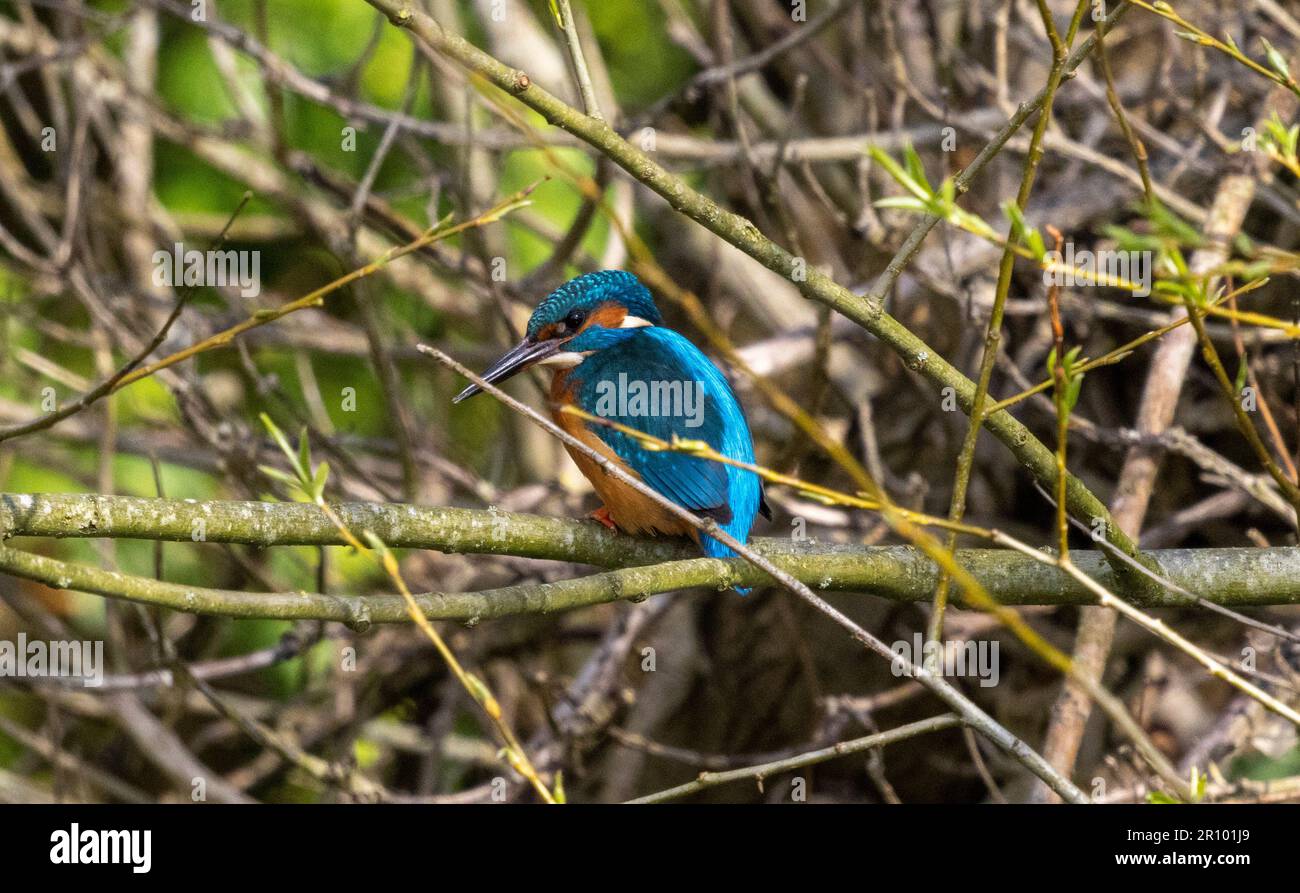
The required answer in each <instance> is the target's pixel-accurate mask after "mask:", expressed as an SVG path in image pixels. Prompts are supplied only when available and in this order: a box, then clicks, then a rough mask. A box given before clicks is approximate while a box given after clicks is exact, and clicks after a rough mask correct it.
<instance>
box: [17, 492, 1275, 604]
mask: <svg viewBox="0 0 1300 893" xmlns="http://www.w3.org/2000/svg"><path fill="white" fill-rule="evenodd" d="M333 510H334V512H335V513H336V514H337V515H338V517H339V519H340V520H341V521H342V522H343V523H344V524H345V525H346V526H347V527H348V528H349V529H353V530H369V531H371V532H373V533H374V534H375V535H376V536H378V537H379V538H380V539H382V540H383V541H384V542H385V543H386V544H387V545H389V546H390V547H392V548H417V549H433V550H437V551H440V552H453V553H468V554H493V555H513V556H519V557H524V558H543V559H552V560H558V561H572V562H577V563H581V564H592V565H597V566H604V567H615V568H617V569H616V570H612V571H608V572H605V573H598V574H594V575H591V576H586V577H580V578H577V579H573V580H564V581H560V582H557V583H545V584H520V585H517V586H507V587H504V588H502V589H492V590H486V591H482V592H469V593H437V592H430V593H424V594H422V595H418V596H417V601H418V602H419V603H420V606H421V608H423V609H424V610H425V612H426V613H427V615H428V616H429V617H430V618H432V619H440V620H460V621H471V620H483V619H494V618H499V617H507V616H512V615H515V614H540V613H551V612H554V611H563V610H570V609H574V608H581V607H586V606H589V605H596V604H603V603H606V602H612V601H619V600H622V599H637V598H643V597H645V596H649V595H653V594H655V593H659V592H669V591H672V590H676V589H687V588H691V587H707V588H716V587H717V586H719V585H721V584H723V583H728V582H732V581H734V582H736V583H737V584H738V585H741V586H745V585H755V584H762V583H764V582H767V578H766V576H765V575H764V574H763V573H762V572H761V571H759V570H757V569H755V568H753V567H752V566H751V565H749V564H748V563H747V562H745V561H743V560H740V559H730V560H728V561H722V560H719V559H713V558H700V557H698V555H699V553H698V551H697V550H696V549H695V547H694V545H693V544H692V543H689V542H687V541H685V540H666V539H665V540H654V539H641V538H637V537H632V536H625V535H621V534H615V533H611V532H610V531H608V530H606V529H605V528H604V527H602V526H601V525H599V524H596V523H594V522H591V521H575V520H570V519H564V518H546V517H541V516H538V515H527V514H517V513H513V512H502V511H497V510H485V511H480V510H472V509H460V508H423V507H417V506H410V505H388V504H383V503H342V504H338V505H335V506H333ZM0 534H2V535H3V536H4V537H5V538H6V539H8V538H11V537H15V536H39V537H56V538H96V537H105V538H110V539H148V540H165V541H170V542H191V541H194V540H195V539H196V537H199V536H200V535H201V541H205V542H213V543H242V544H245V545H250V546H261V547H266V546H341V545H344V544H345V543H344V540H343V537H342V535H341V534H340V533H339V531H338V529H337V528H336V527H335V526H334V524H333V523H332V522H331V521H330V520H329V518H328V517H326V515H325V513H324V512H322V511H321V510H320V509H319V508H317V507H316V506H314V505H310V504H306V503H276V502H222V501H211V502H195V501H191V500H182V499H144V498H136V497H130V496H97V495H82V494H44V495H28V494H0ZM751 545H752V547H753V548H754V550H755V551H756V552H758V553H760V554H762V555H764V556H766V557H767V558H769V559H770V560H771V561H772V562H773V563H774V564H775V565H776V566H777V567H779V568H780V569H781V570H783V571H785V572H786V573H788V574H790V575H791V576H793V577H794V578H795V579H797V580H800V581H801V582H803V583H806V584H808V585H810V586H813V587H815V588H817V589H819V590H821V591H827V592H831V591H835V592H840V591H851V592H865V593H869V594H871V595H874V596H879V597H882V598H888V599H891V600H895V601H922V600H925V599H927V598H929V596H930V594H931V593H932V592H933V588H934V584H935V581H936V579H937V577H938V574H937V572H936V569H935V565H934V563H933V562H932V561H930V559H928V558H927V557H926V556H925V555H923V554H922V553H921V552H920V551H919V550H917V549H915V548H912V547H908V546H880V547H866V546H840V545H820V544H814V543H812V542H811V541H802V542H801V541H791V540H786V539H761V538H760V539H756V540H754V541H753V542H752V543H751ZM1149 554H1150V557H1151V558H1153V559H1155V561H1156V562H1157V563H1158V564H1159V566H1160V568H1161V571H1162V574H1163V575H1164V576H1165V577H1166V578H1168V579H1169V580H1170V581H1171V582H1173V583H1175V584H1177V585H1178V586H1180V587H1182V588H1184V589H1187V590H1190V591H1191V592H1193V593H1197V594H1199V595H1202V596H1203V597H1205V598H1206V599H1207V600H1209V601H1211V602H1213V603H1215V604H1219V605H1231V606H1233V607H1238V608H1241V607H1247V608H1248V607H1259V606H1264V605H1278V604H1300V549H1297V548H1274V549H1168V550H1160V551H1153V552H1151V553H1149ZM1073 559H1074V562H1075V564H1076V565H1077V567H1078V568H1079V569H1080V570H1081V571H1082V572H1083V573H1084V574H1086V575H1087V576H1088V577H1090V578H1092V579H1093V580H1095V581H1096V582H1097V583H1098V584H1100V585H1101V586H1104V587H1106V588H1107V589H1112V590H1113V589H1114V588H1115V587H1116V586H1117V585H1118V583H1119V580H1118V579H1117V577H1116V575H1115V572H1114V571H1113V569H1112V568H1111V567H1110V566H1109V565H1108V564H1107V563H1106V560H1105V557H1104V556H1103V555H1102V554H1101V553H1100V552H1079V551H1076V552H1074V553H1073ZM957 561H958V562H959V564H960V565H961V566H962V567H964V568H967V569H968V570H969V571H970V572H971V574H972V575H973V576H974V577H975V579H976V580H978V581H979V582H980V583H981V584H982V585H984V586H985V587H986V588H987V589H988V591H989V593H990V594H991V595H992V596H993V597H994V598H995V599H996V600H997V601H999V602H1001V603H1002V604H1005V605H1034V604H1046V605H1066V604H1095V603H1096V597H1095V596H1094V595H1093V594H1092V592H1090V590H1089V587H1087V586H1085V585H1084V584H1082V583H1081V582H1079V581H1076V580H1072V579H1071V578H1070V577H1069V576H1068V575H1067V574H1065V573H1063V572H1062V571H1061V570H1060V569H1058V568H1055V567H1050V566H1047V565H1043V564H1041V563H1040V562H1038V561H1037V560H1035V559H1033V558H1030V557H1027V556H1024V555H1019V554H1017V553H1015V552H1014V551H1012V550H1009V549H959V550H958V551H957ZM629 565H630V566H629ZM0 571H3V572H5V573H9V574H13V575H15V576H19V577H25V578H27V579H32V580H37V581H39V582H42V583H45V584H46V585H47V586H53V587H55V588H64V589H78V590H81V591H85V592H94V593H97V594H99V595H104V596H108V597H110V598H123V599H128V600H131V601H138V602H143V603H146V604H153V605H161V606H164V607H169V608H174V609H177V610H182V611H191V612H195V613H203V614H215V615H222V616H228V617H263V618H276V619H304V620H333V621H340V622H344V623H352V624H364V623H367V622H373V623H401V622H405V621H406V620H408V619H409V618H408V617H407V615H406V610H405V608H404V606H403V603H402V599H401V596H399V595H397V594H395V593H394V594H377V595H365V596H348V595H323V594H318V593H305V592H278V593H277V592H261V593H250V592H242V591H228V590H221V589H207V588H200V587H194V586H185V585H181V584H176V583H165V582H160V581H156V580H152V579H145V578H139V577H132V576H129V575H126V574H119V573H114V572H110V571H103V570H98V569H95V568H89V567H84V566H82V565H78V564H73V563H69V562H62V561H57V560H55V559H51V558H45V557H42V556H38V555H32V554H30V553H27V552H23V551H19V550H16V549H12V548H7V547H0ZM1132 603H1133V604H1135V605H1139V606H1141V607H1156V608H1158V607H1173V606H1177V605H1185V604H1187V600H1186V598H1185V596H1181V595H1179V594H1177V593H1173V592H1170V591H1167V590H1164V589H1162V588H1158V587H1151V589H1150V590H1149V591H1144V592H1143V593H1142V594H1141V596H1140V597H1138V598H1135V599H1134V600H1133V602H1132Z"/></svg>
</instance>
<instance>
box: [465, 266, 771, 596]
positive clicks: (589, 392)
mask: <svg viewBox="0 0 1300 893" xmlns="http://www.w3.org/2000/svg"><path fill="white" fill-rule="evenodd" d="M662 322H663V319H662V317H661V316H660V314H659V309H658V308H657V307H656V306H655V302H654V298H653V297H652V296H651V294H650V292H649V290H648V289H647V288H646V287H645V286H644V285H643V284H642V283H641V281H640V280H639V279H637V278H636V276H634V275H633V274H631V273H628V272H625V271H622V270H600V271H597V272H595V273H588V274H586V275H584V276H579V277H578V278H576V279H571V280H569V281H568V282H566V283H565V284H564V285H562V286H560V287H559V288H557V289H556V290H555V291H553V292H551V293H550V294H549V295H547V296H546V298H545V299H544V300H543V301H542V302H541V303H540V304H538V305H537V308H536V309H535V310H534V311H533V315H532V317H531V318H530V319H529V320H528V329H527V334H526V335H525V336H524V339H523V340H522V341H520V342H519V344H517V345H516V346H515V347H513V348H512V349H511V350H509V351H507V352H506V353H505V354H504V355H503V356H502V357H501V358H500V359H498V360H497V361H496V362H495V363H493V364H492V365H491V366H490V367H488V369H487V370H486V371H485V372H484V373H483V375H482V378H483V380H484V381H487V382H490V383H497V382H501V381H505V380H506V379H508V378H510V377H511V376H513V375H516V374H517V373H519V372H522V371H523V370H524V369H527V368H529V367H531V366H549V367H551V368H552V369H553V370H554V375H553V376H552V378H551V388H550V403H551V416H552V418H553V419H554V420H555V423H556V424H557V425H559V426H560V427H561V428H562V429H563V430H565V431H567V432H568V433H569V434H571V435H573V437H574V438H576V439H577V440H578V441H579V442H581V443H583V444H586V445H587V446H589V447H591V448H592V449H593V450H595V451H596V452H597V453H598V454H599V455H601V456H603V457H605V458H606V459H608V460H610V461H611V462H613V463H614V464H616V465H617V466H618V467H619V468H621V469H623V470H624V471H627V472H629V473H630V474H632V475H633V476H634V477H637V478H640V480H641V481H642V482H644V483H645V484H646V485H648V486H649V487H650V488H651V489H653V490H655V491H656V492H658V493H659V494H661V495H662V496H664V497H666V498H667V499H668V500H670V501H671V502H673V503H676V504H677V505H679V506H681V507H682V508H684V509H687V510H689V511H691V512H693V513H695V514H698V515H706V516H708V517H710V518H712V519H713V520H714V521H716V522H717V523H718V525H719V526H720V527H721V528H722V529H723V530H725V531H726V532H727V533H729V534H731V536H733V537H735V538H736V539H737V540H739V541H740V542H742V543H744V542H747V540H748V537H749V530H750V527H751V526H752V525H753V523H754V517H755V515H756V514H757V513H759V512H762V513H763V515H764V517H766V518H768V519H771V517H772V515H771V511H770V509H769V508H768V506H767V503H766V501H765V500H764V498H763V486H762V480H761V478H760V477H759V476H758V475H757V474H755V473H754V472H752V471H749V470H748V469H744V468H738V467H736V466H734V465H729V464H725V463H722V462H715V461H711V460H709V459H703V458H700V457H698V456H691V455H687V454H685V453H680V452H669V451H655V450H647V449H645V448H643V447H642V446H641V444H640V443H639V442H638V441H637V440H636V438H634V437H631V436H630V435H628V434H625V433H623V432H621V431H618V430H616V429H614V428H611V427H606V426H604V425H599V424H592V423H590V422H589V421H588V420H586V419H583V418H581V417H579V416H576V415H573V414H571V413H566V412H562V411H561V409H560V407H562V406H564V405H565V404H572V405H574V406H576V407H578V408H580V409H583V410H585V411H586V412H588V413H590V414H592V415H594V416H596V417H598V418H605V419H609V420H610V421H611V422H618V423H621V424H622V425H624V426H626V427H628V428H633V429H636V430H638V431H643V432H645V433H647V434H651V435H653V436H655V437H658V438H660V439H662V440H666V441H672V439H673V437H674V435H676V436H677V437H679V438H682V439H690V440H702V441H704V442H705V443H707V444H708V445H709V446H710V447H712V448H713V449H714V450H716V451H717V452H718V453H720V454H721V455H723V456H726V457H727V458H729V459H735V460H739V461H741V462H747V463H750V464H752V463H753V461H754V443H753V439H752V437H751V436H750V433H749V424H748V423H747V422H746V421H745V413H744V410H742V409H741V407H740V402H739V401H738V400H737V399H736V395H735V394H734V393H733V392H732V390H731V386H730V385H728V384H727V379H726V378H725V377H724V376H723V374H722V372H721V370H719V369H718V367H717V366H715V365H714V364H713V363H712V362H711V361H710V360H709V358H708V357H706V356H705V355H704V354H703V353H702V352H701V351H700V349H699V348H697V347H696V346H695V345H694V344H692V343H691V342H690V341H689V340H688V339H687V338H686V337H684V336H683V335H681V334H679V333H677V332H675V331H673V330H672V329H670V328H667V327H665V326H664V325H662ZM479 391H480V388H479V387H478V385H474V384H471V385H470V386H469V387H467V388H465V390H463V391H461V392H460V393H459V394H458V395H457V396H456V398H455V399H454V401H453V402H455V403H459V402H460V401H462V400H464V399H466V398H467V397H471V396H473V395H474V394H477V393H478V392H479ZM565 448H566V449H567V450H568V451H569V455H570V456H571V457H572V458H573V461H574V463H575V464H576V465H577V466H578V469H579V470H580V471H581V472H582V473H583V475H584V476H585V477H586V478H587V480H589V481H590V482H591V485H592V487H593V488H594V489H595V491H596V495H597V496H598V497H600V500H601V502H602V503H603V505H602V506H601V508H599V509H597V510H596V511H595V512H593V513H592V515H591V517H592V518H594V519H595V520H597V521H599V522H601V523H602V524H604V525H605V526H606V527H609V528H610V529H611V530H618V531H622V532H624V533H630V534H645V535H650V536H654V535H658V534H665V535H669V536H683V535H685V536H689V537H691V538H692V539H694V540H695V542H696V544H697V545H698V546H699V547H700V550H701V551H702V552H703V553H704V554H705V555H707V556H709V557H712V558H727V557H730V556H732V555H734V554H735V553H734V552H733V551H732V550H731V549H730V548H729V547H728V546H726V545H725V544H723V543H721V542H719V541H718V540H716V539H714V538H713V537H711V536H709V535H708V534H705V533H701V532H700V531H698V530H696V529H695V528H694V527H692V526H690V525H689V524H687V523H686V522H684V521H682V520H681V519H679V518H678V517H677V516H675V515H673V514H672V513H671V512H669V511H668V510H667V509H666V508H664V507H663V506H662V505H660V504H659V503H657V502H655V501H654V500H652V499H650V498H649V497H648V496H645V495H643V494H642V493H640V492H638V491H637V490H635V489H633V488H632V487H630V486H628V485H627V484H625V483H624V482H622V481H620V480H618V479H617V478H615V477H613V476H611V475H608V474H606V473H605V472H604V471H603V470H602V469H601V467H600V465H599V464H597V463H596V462H595V461H594V460H593V459H592V458H591V457H590V456H588V455H587V454H586V453H584V452H581V451H579V450H575V449H574V448H573V447H571V446H569V445H568V444H565ZM736 591H737V592H739V593H741V594H742V595H743V594H745V593H747V592H748V590H746V589H740V588H736Z"/></svg>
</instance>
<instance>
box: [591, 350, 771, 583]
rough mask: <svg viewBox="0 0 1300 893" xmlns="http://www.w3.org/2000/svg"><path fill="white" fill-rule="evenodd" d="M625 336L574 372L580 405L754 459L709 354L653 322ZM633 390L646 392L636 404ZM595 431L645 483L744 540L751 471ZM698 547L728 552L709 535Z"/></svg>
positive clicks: (751, 502) (755, 488)
mask: <svg viewBox="0 0 1300 893" xmlns="http://www.w3.org/2000/svg"><path fill="white" fill-rule="evenodd" d="M622 334H625V335H626V336H625V337H621V338H619V341H618V344H617V345H615V346H611V347H610V348H608V349H605V350H598V351H596V352H595V353H594V354H592V356H591V357H589V358H588V359H587V360H586V361H585V362H584V363H582V365H581V366H580V367H578V369H576V370H575V372H577V373H579V375H580V379H579V382H580V383H579V387H580V389H581V394H580V398H579V399H580V401H581V403H582V405H583V406H586V407H587V408H588V409H589V410H593V409H594V411H595V413H596V414H597V415H600V416H603V417H605V418H608V419H610V420H612V421H616V422H619V423H621V424H624V425H627V426H628V427H630V428H635V429H637V430H639V431H645V432H646V433H647V434H652V435H654V436H655V437H659V438H662V439H664V440H671V439H672V437H673V435H674V434H675V435H677V436H678V437H680V438H683V439H690V440H702V441H704V442H705V443H707V444H708V445H709V446H711V447H712V448H713V449H715V450H717V451H718V452H719V453H721V454H722V455H724V456H727V457H728V458H732V459H738V460H740V461H744V462H753V461H754V447H753V443H752V441H751V439H750V434H749V425H748V424H747V423H746V421H745V415H744V412H743V411H742V410H741V408H740V403H739V402H738V401H737V400H736V397H735V394H733V393H732V391H731V387H730V386H729V385H728V384H727V380H726V379H725V378H724V377H723V375H722V373H721V372H720V371H719V370H718V368H717V367H716V366H714V365H713V363H712V362H711V361H710V360H709V359H708V357H706V356H704V354H702V353H701V352H700V351H699V349H698V348H696V347H695V345H694V344H692V343H691V342H690V341H688V340H687V339H686V338H684V337H683V336H681V335H679V334H677V333H676V332H674V331H672V330H671V329H665V328H661V327H658V326H653V327H646V328H641V329H637V330H635V333H633V334H626V333H622ZM638 390H639V391H640V392H641V393H642V394H643V395H645V399H644V400H642V401H640V402H638V401H637V399H636V393H637V391H638ZM656 396H657V399H656ZM592 430H593V432H594V433H595V434H596V435H597V436H598V437H600V438H601V440H603V441H604V442H605V443H607V444H609V446H610V448H611V449H612V450H613V451H614V452H615V453H616V454H617V455H618V457H619V458H620V459H622V460H623V461H624V462H626V463H627V464H628V466H629V467H631V468H632V469H633V470H634V471H636V472H637V473H638V474H639V475H641V478H642V480H644V481H645V482H646V483H647V484H648V485H649V486H651V487H653V488H654V489H655V490H657V491H658V492H660V493H662V494H663V495H664V496H666V497H668V498H669V499H671V500H672V501H673V502H675V503H676V504H678V505H680V506H682V507H683V508H686V509H690V510H691V511H693V512H697V513H700V514H707V515H709V516H711V517H712V518H714V520H716V521H717V522H718V523H719V524H720V525H721V526H722V527H723V529H724V530H726V531H727V532H728V533H730V534H731V535H732V536H734V537H736V538H737V539H739V540H740V541H741V542H744V541H746V539H747V538H748V536H749V528H750V526H751V525H752V524H753V521H754V515H755V513H756V512H757V511H758V507H759V500H760V486H759V478H758V476H757V475H756V474H754V473H753V472H751V471H746V470H744V469H740V468H736V467H734V466H730V465H724V464H722V463H719V462H711V461H709V460H707V459H699V458H696V457H694V456H688V455H685V454H682V453H671V452H652V451H648V450H645V449H643V448H642V447H641V446H640V444H639V443H637V441H636V440H635V439H634V438H632V437H629V436H628V435H626V434H622V433H620V432H618V431H614V430H612V429H610V428H603V427H599V426H593V428H592ZM701 546H702V548H703V550H704V552H705V554H707V555H711V556H714V557H725V556H729V555H731V554H732V551H731V549H729V548H727V547H726V546H724V545H723V544H722V543H720V542H717V541H716V540H714V539H713V538H711V537H707V536H705V537H702V538H701Z"/></svg>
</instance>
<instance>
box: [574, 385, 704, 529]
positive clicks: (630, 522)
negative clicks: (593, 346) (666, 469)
mask: <svg viewBox="0 0 1300 893" xmlns="http://www.w3.org/2000/svg"><path fill="white" fill-rule="evenodd" d="M576 391H577V389H576V387H573V386H571V385H570V383H569V370H568V369H560V370H557V371H556V373H555V377H554V378H552V379H551V394H550V397H551V418H552V419H554V420H555V424H557V425H559V426H560V427H561V428H562V429H564V431H566V432H567V433H569V434H571V435H573V436H574V437H575V438H577V439H578V440H579V441H580V442H582V443H584V444H586V445H587V446H589V447H591V448H592V449H593V450H595V451H596V452H597V453H598V454H600V455H601V456H603V457H604V458H606V459H608V460H609V461H610V462H612V463H613V464H615V465H617V466H618V467H619V468H621V469H622V470H623V471H626V472H627V473H628V474H630V475H632V476H633V477H635V478H640V475H639V474H637V473H636V472H635V471H633V470H632V469H631V468H630V467H628V465H627V463H626V462H624V461H623V460H622V459H620V458H619V457H618V454H617V453H615V452H614V451H613V450H612V449H610V447H609V444H607V443H605V441H603V440H601V439H600V438H599V437H598V436H596V433H595V432H594V431H592V430H591V428H590V427H589V426H588V424H587V422H586V421H585V420H584V419H581V418H579V417H577V416H575V415H570V414H569V413H567V412H560V411H559V407H560V406H563V405H564V404H566V403H572V404H574V405H577V399H576ZM564 448H565V449H566V450H568V451H569V456H570V458H572V459H573V462H574V464H575V465H577V466H578V470H579V471H581V472H582V475H583V477H585V478H586V479H587V480H589V481H591V486H592V488H593V489H595V491H596V495H597V496H599V497H600V500H601V502H603V503H604V504H605V508H606V509H607V510H608V511H609V517H610V520H612V521H613V522H614V523H615V524H617V525H618V529H619V530H622V531H623V532H624V533H638V534H646V535H650V536H653V535H655V534H659V533H664V534H668V535H670V536H682V535H686V536H690V537H691V538H692V539H695V540H696V541H697V542H698V541H699V532H698V531H697V530H696V529H695V528H694V527H691V526H690V525H689V524H687V523H686V522H685V521H682V520H681V519H680V518H678V517H677V516H675V515H673V514H672V513H671V512H669V511H668V510H667V509H666V508H664V507H663V506H661V505H660V504H659V503H657V502H655V501H654V500H653V499H651V498H650V497H648V496H644V495H642V494H641V493H639V492H637V491H636V490H634V489H632V488H631V487H629V486H628V485H627V484H625V483H623V482H622V481H620V480H618V479H617V478H615V477H613V476H612V475H609V474H607V473H606V472H605V470H604V469H603V468H601V467H600V465H599V464H598V463H597V462H596V461H595V460H594V459H592V458H591V457H590V456H588V455H587V454H586V453H584V452H581V451H579V450H575V449H574V448H573V447H571V446H569V445H568V444H567V443H566V444H565V445H564Z"/></svg>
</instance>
